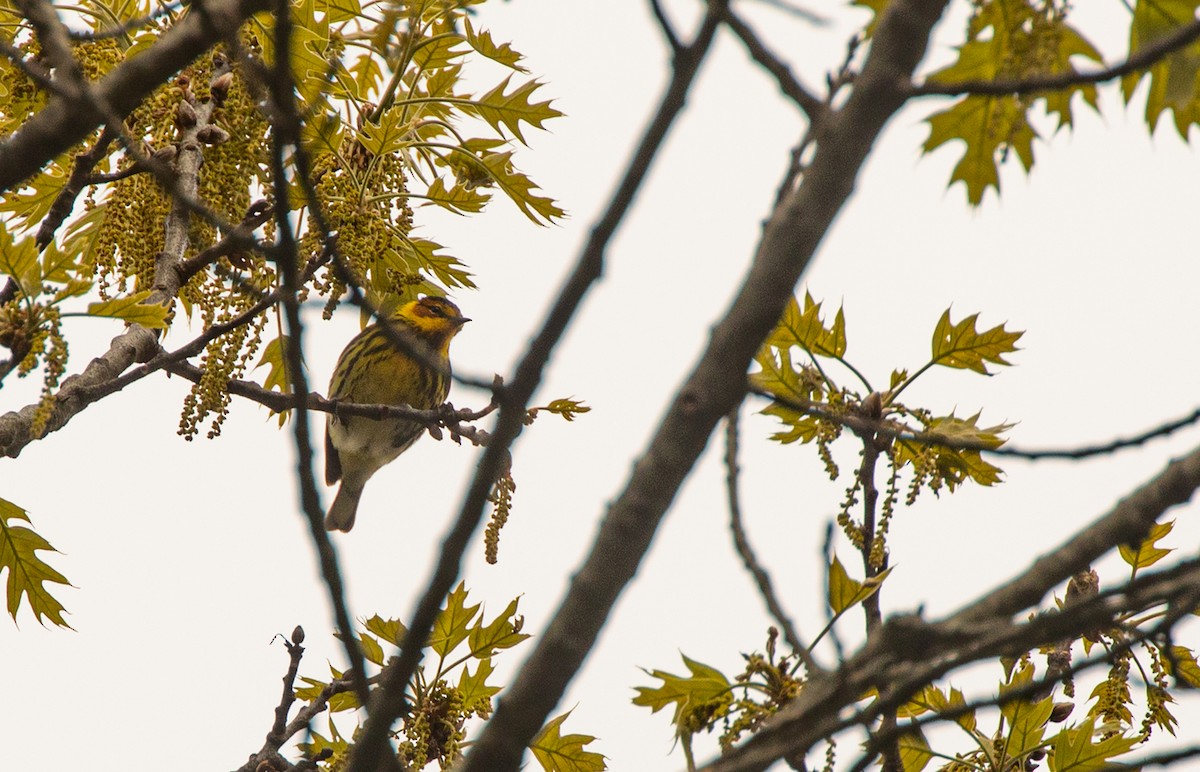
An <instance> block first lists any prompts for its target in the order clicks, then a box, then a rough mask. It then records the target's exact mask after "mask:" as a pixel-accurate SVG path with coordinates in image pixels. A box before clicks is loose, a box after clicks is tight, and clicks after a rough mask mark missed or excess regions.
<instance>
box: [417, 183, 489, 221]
mask: <svg viewBox="0 0 1200 772" xmlns="http://www.w3.org/2000/svg"><path fill="white" fill-rule="evenodd" d="M491 198H492V197H491V196H490V195H488V194H486V193H480V192H479V191H478V190H476V189H475V188H474V187H469V186H467V185H462V184H458V183H456V184H455V185H453V186H452V187H450V188H447V187H446V183H444V182H442V178H441V177H435V178H434V180H433V182H431V183H430V184H429V188H428V189H427V190H426V191H425V202H426V204H436V205H437V206H440V207H442V208H443V209H446V210H449V211H451V212H454V213H455V214H467V213H475V212H482V211H483V207H484V206H486V205H487V202H488V201H490V200H491Z"/></svg>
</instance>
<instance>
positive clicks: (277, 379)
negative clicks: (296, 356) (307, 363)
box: [254, 335, 292, 394]
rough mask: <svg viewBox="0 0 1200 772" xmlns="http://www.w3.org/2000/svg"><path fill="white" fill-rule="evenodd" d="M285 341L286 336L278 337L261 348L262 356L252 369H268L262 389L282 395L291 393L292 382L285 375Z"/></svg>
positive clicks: (286, 374) (286, 339)
mask: <svg viewBox="0 0 1200 772" xmlns="http://www.w3.org/2000/svg"><path fill="white" fill-rule="evenodd" d="M287 341H288V336H286V335H280V336H279V337H277V338H275V339H273V340H272V341H271V342H269V343H268V344H267V345H265V346H263V352H262V356H261V357H259V360H258V364H257V365H255V366H254V369H255V370H257V369H258V368H260V367H266V368H268V369H267V377H266V378H264V379H263V384H262V385H263V388H264V389H268V390H270V391H279V392H282V393H284V394H291V393H292V380H291V378H289V377H288V373H287V354H286V351H287Z"/></svg>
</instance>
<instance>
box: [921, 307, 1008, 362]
mask: <svg viewBox="0 0 1200 772" xmlns="http://www.w3.org/2000/svg"><path fill="white" fill-rule="evenodd" d="M978 318H979V314H971V315H970V316H968V317H967V318H966V319H963V320H962V321H961V322H959V323H957V324H955V323H953V322H951V321H950V310H949V309H946V311H945V312H944V313H943V314H942V318H941V319H939V320H938V323H937V327H936V328H934V331H933V347H932V348H933V358H932V359H931V361H932V363H933V364H937V365H942V366H944V367H954V368H958V369H965V370H974V371H975V372H977V373H982V374H984V375H989V374H990V373H989V372H988V369H987V363H988V362H991V363H992V364H997V365H1008V364H1011V363H1009V362H1007V361H1005V359H1004V355H1005V354H1010V353H1012V352H1014V351H1017V350H1018V349H1017V347H1016V345H1015V344H1016V342H1017V341H1018V340H1020V339H1021V336H1022V335H1024V334H1025V333H1024V332H1010V331H1008V330H1006V329H1004V325H1003V324H1000V325H997V326H995V327H993V328H991V329H990V330H984V331H983V332H978V331H977V330H976V329H975V321H976V320H977V319H978Z"/></svg>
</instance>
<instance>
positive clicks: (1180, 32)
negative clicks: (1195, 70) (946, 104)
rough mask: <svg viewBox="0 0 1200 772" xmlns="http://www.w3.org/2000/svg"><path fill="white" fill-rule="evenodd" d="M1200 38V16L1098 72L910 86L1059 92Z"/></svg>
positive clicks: (915, 92) (1132, 68)
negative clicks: (1120, 61) (1118, 62)
mask: <svg viewBox="0 0 1200 772" xmlns="http://www.w3.org/2000/svg"><path fill="white" fill-rule="evenodd" d="M1197 38H1200V19H1196V20H1194V21H1192V22H1190V23H1189V24H1185V25H1183V26H1182V27H1179V28H1178V29H1176V30H1175V31H1173V32H1171V33H1170V34H1169V35H1164V36H1163V37H1161V38H1159V39H1158V40H1156V41H1155V42H1153V43H1151V44H1150V45H1148V46H1145V47H1144V48H1141V49H1139V50H1138V52H1137V53H1135V54H1133V55H1132V56H1130V57H1129V58H1128V59H1126V60H1125V61H1124V62H1122V63H1120V64H1118V65H1115V66H1113V67H1106V68H1105V69H1103V70H1096V71H1095V72H1063V73H1059V74H1057V75H1045V76H1041V77H1035V78H1024V79H1021V80H968V81H960V82H958V83H930V82H928V81H926V82H925V83H922V84H921V85H919V86H912V87H911V88H910V89H909V95H910V96H962V95H964V94H978V95H982V96H1004V95H1007V94H1032V93H1034V92H1038V91H1060V90H1062V89H1067V88H1073V87H1075V86H1085V85H1088V84H1093V83H1104V82H1105V81H1110V80H1115V79H1116V78H1121V77H1124V76H1126V75H1130V74H1132V73H1135V72H1138V71H1139V70H1146V69H1149V68H1150V67H1153V66H1154V65H1155V64H1157V63H1158V62H1160V61H1161V60H1162V59H1164V58H1166V57H1167V56H1168V55H1169V54H1171V53H1174V52H1175V51H1178V50H1179V49H1181V48H1184V47H1185V46H1188V45H1190V44H1191V43H1193V42H1194V41H1195V40H1196V39H1197Z"/></svg>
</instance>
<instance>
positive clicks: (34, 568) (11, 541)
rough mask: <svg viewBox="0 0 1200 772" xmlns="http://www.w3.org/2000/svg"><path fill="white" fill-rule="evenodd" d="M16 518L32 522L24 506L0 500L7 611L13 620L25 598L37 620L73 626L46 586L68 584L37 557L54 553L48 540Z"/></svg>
mask: <svg viewBox="0 0 1200 772" xmlns="http://www.w3.org/2000/svg"><path fill="white" fill-rule="evenodd" d="M17 521H24V522H26V523H30V524H31V525H32V523H31V522H30V520H29V515H28V514H27V513H26V512H25V510H24V509H22V508H20V507H18V506H17V505H16V504H13V503H12V502H11V501H6V500H4V499H0V572H2V571H6V570H7V572H8V581H7V583H6V595H7V599H8V614H9V616H11V617H12V618H13V621H14V622H15V621H16V619H17V612H18V611H20V610H21V602H22V601H23V600H27V601H28V602H29V608H30V610H31V611H33V615H34V618H35V619H37V621H38V623H39V624H41V625H45V624H46V622H45V620H47V619H48V620H50V621H51V622H52V623H53V624H56V625H58V626H59V627H65V628H67V629H72V628H71V626H70V625H69V624H67V622H66V620H64V619H63V613H64V612H65V609H64V608H63V605H62V604H61V603H59V602H58V599H57V598H55V597H54V596H53V595H51V594H50V592H49V590H47V589H46V584H47V583H54V584H65V585H67V586H68V587H70V586H71V583H70V582H68V581H67V579H66V577H65V576H63V575H62V574H60V573H59V572H57V571H55V570H54V569H53V568H51V567H50V566H48V565H47V564H46V563H45V562H43V561H42V559H41V558H39V557H38V556H37V553H38V552H40V551H47V552H57V551H58V550H56V549H54V547H52V546H50V542H48V541H46V540H45V539H43V538H42V537H41V536H39V535H38V534H37V533H35V532H34V531H33V530H32V529H30V528H26V527H25V526H23V525H18V523H17Z"/></svg>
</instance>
